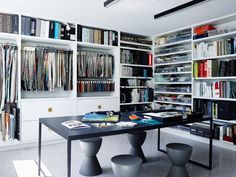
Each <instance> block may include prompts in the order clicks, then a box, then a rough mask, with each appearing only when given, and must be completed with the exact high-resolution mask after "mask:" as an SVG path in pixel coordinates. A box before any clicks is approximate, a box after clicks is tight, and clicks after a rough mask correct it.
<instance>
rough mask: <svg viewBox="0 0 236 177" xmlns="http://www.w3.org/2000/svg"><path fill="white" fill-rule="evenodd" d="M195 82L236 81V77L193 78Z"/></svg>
mask: <svg viewBox="0 0 236 177" xmlns="http://www.w3.org/2000/svg"><path fill="white" fill-rule="evenodd" d="M193 79H194V80H236V76H225V77H198V78H193Z"/></svg>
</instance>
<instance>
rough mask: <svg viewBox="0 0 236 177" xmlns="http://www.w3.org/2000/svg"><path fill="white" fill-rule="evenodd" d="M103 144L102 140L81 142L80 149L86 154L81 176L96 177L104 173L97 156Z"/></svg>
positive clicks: (81, 167)
mask: <svg viewBox="0 0 236 177" xmlns="http://www.w3.org/2000/svg"><path fill="white" fill-rule="evenodd" d="M101 144H102V138H90V139H83V140H80V147H81V150H82V152H83V153H84V158H83V161H82V164H81V166H80V170H79V172H80V174H82V175H84V176H96V175H99V174H101V173H102V169H101V166H100V164H99V162H98V159H97V157H96V154H97V153H98V151H99V149H100V147H101Z"/></svg>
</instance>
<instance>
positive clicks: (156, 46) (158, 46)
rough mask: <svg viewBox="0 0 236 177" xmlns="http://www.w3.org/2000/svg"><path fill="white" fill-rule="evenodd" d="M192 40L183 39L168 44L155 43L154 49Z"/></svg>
mask: <svg viewBox="0 0 236 177" xmlns="http://www.w3.org/2000/svg"><path fill="white" fill-rule="evenodd" d="M190 42H192V40H191V39H187V40H183V41H178V42H173V43H168V44H163V45H155V46H154V49H156V48H162V47H169V46H172V45H178V44H186V43H190Z"/></svg>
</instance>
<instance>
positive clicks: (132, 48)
mask: <svg viewBox="0 0 236 177" xmlns="http://www.w3.org/2000/svg"><path fill="white" fill-rule="evenodd" d="M120 48H121V49H127V50H137V51H143V52H152V50H147V49H139V48H134V47H123V46H120Z"/></svg>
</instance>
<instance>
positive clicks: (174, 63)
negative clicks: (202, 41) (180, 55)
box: [154, 60, 192, 66]
mask: <svg viewBox="0 0 236 177" xmlns="http://www.w3.org/2000/svg"><path fill="white" fill-rule="evenodd" d="M185 63H186V64H187V63H192V61H191V60H190V61H176V62H169V63H160V64H155V65H154V66H166V65H178V64H185Z"/></svg>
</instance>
